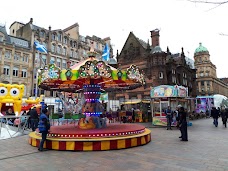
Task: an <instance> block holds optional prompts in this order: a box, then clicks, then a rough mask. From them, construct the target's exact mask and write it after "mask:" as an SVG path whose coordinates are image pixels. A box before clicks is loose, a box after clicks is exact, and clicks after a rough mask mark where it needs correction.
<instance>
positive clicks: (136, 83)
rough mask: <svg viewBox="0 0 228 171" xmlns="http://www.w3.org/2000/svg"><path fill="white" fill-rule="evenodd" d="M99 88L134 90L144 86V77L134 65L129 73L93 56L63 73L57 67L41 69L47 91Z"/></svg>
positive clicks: (42, 84)
mask: <svg viewBox="0 0 228 171" xmlns="http://www.w3.org/2000/svg"><path fill="white" fill-rule="evenodd" d="M89 84H90V85H93V84H94V85H100V86H101V88H102V89H103V90H105V91H113V90H114V89H126V90H131V89H135V88H137V87H140V86H142V85H144V84H145V79H144V76H143V74H142V73H141V72H140V70H139V68H138V67H137V66H135V65H131V66H130V67H129V68H128V69H127V70H126V71H125V70H120V69H116V68H114V67H111V66H109V65H108V64H106V63H105V62H104V61H98V60H97V59H96V58H95V57H94V55H93V53H92V55H91V54H90V57H89V58H88V59H86V60H84V61H81V62H79V63H77V64H75V65H73V66H71V67H70V66H69V65H68V68H67V69H63V70H60V69H59V68H58V67H56V66H55V64H49V65H46V66H44V68H41V69H40V73H39V76H38V85H39V87H40V88H42V89H45V90H55V91H67V92H80V91H81V90H82V89H83V86H84V85H89Z"/></svg>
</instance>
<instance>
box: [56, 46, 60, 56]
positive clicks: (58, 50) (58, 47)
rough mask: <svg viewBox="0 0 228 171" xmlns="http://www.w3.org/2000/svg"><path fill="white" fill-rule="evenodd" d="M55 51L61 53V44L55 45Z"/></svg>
mask: <svg viewBox="0 0 228 171" xmlns="http://www.w3.org/2000/svg"><path fill="white" fill-rule="evenodd" d="M57 53H58V54H61V46H57Z"/></svg>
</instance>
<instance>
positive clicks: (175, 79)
mask: <svg viewBox="0 0 228 171" xmlns="http://www.w3.org/2000/svg"><path fill="white" fill-rule="evenodd" d="M172 82H173V83H175V84H176V83H177V78H176V77H175V76H172Z"/></svg>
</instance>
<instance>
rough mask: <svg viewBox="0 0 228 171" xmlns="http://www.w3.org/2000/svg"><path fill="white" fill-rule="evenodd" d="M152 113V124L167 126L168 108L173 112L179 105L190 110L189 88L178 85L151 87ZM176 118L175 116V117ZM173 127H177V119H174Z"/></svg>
mask: <svg viewBox="0 0 228 171" xmlns="http://www.w3.org/2000/svg"><path fill="white" fill-rule="evenodd" d="M150 95H151V112H152V117H153V120H152V124H153V125H160V126H166V125H167V121H166V115H165V110H166V109H167V108H168V106H170V107H171V110H173V111H174V110H175V109H176V107H177V106H178V105H181V106H183V107H184V108H185V109H187V110H190V109H188V107H189V106H191V105H189V103H190V102H189V100H188V99H187V97H188V88H186V87H183V86H178V85H174V86H172V85H160V86H157V87H151V92H150ZM174 117H175V116H174ZM172 124H173V125H176V121H175V118H173V123H172Z"/></svg>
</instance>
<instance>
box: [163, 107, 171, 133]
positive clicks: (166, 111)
mask: <svg viewBox="0 0 228 171" xmlns="http://www.w3.org/2000/svg"><path fill="white" fill-rule="evenodd" d="M165 114H166V118H167V130H168V129H172V128H171V124H172V119H173V112H172V110H171V108H170V106H168V108H167V109H166V110H165Z"/></svg>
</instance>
